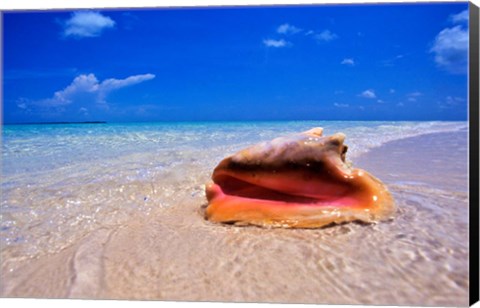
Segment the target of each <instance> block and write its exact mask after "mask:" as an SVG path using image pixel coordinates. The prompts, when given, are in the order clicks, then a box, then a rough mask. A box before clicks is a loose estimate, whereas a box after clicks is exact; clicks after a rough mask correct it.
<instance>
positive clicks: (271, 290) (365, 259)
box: [1, 132, 468, 306]
mask: <svg viewBox="0 0 480 308" xmlns="http://www.w3.org/2000/svg"><path fill="white" fill-rule="evenodd" d="M466 138H467V137H466V133H464V132H462V133H444V134H431V135H424V136H420V137H414V138H409V139H403V140H399V141H394V142H390V143H387V144H385V145H384V146H382V147H380V148H376V149H373V150H372V151H371V152H369V153H367V154H364V155H362V156H361V157H359V158H357V159H356V160H355V161H354V166H355V167H361V168H365V169H366V170H368V171H369V172H371V173H372V174H374V175H375V176H377V177H379V178H380V179H382V180H383V181H384V182H385V183H386V184H387V185H388V186H389V188H390V190H391V192H392V194H393V196H394V198H395V199H396V203H397V206H398V211H397V214H396V217H395V219H393V220H391V221H387V222H381V223H378V224H370V225H365V224H360V223H349V224H344V225H340V226H332V227H327V228H323V229H317V230H290V229H262V228H258V227H236V226H230V225H218V224H213V223H210V222H208V221H205V220H204V219H203V208H202V206H205V205H206V202H205V197H204V195H203V194H194V195H192V194H191V193H190V192H188V191H186V192H185V194H184V195H176V196H175V200H176V204H175V205H174V206H170V207H167V208H159V209H157V210H155V211H153V212H151V213H150V215H149V216H148V217H147V216H144V215H143V216H138V217H136V216H132V219H131V220H130V222H129V223H128V224H124V225H121V226H118V227H111V228H103V229H98V230H95V231H93V232H91V233H89V234H87V235H86V236H85V237H84V238H82V239H81V240H80V241H77V242H75V243H73V244H72V245H71V246H69V247H67V248H65V249H63V250H62V251H60V252H58V253H54V254H47V255H42V256H39V257H37V258H35V259H22V257H21V256H19V257H17V258H15V259H8V260H2V268H1V276H2V285H1V296H3V297H36V298H89V299H149V300H182V301H185V300H186V301H224V302H270V303H315V304H363V305H367V304H377V305H436V306H466V305H468V194H467V191H468V186H467V179H468V177H467V156H466V155H467V148H466V145H467V144H468V142H467V139H466ZM451 151H455V155H449V153H450V152H451ZM445 174H448V177H446V176H444V175H445ZM208 176H209V175H208V174H207V175H198V177H197V178H196V180H197V181H207V180H208ZM196 184H197V185H198V183H196Z"/></svg>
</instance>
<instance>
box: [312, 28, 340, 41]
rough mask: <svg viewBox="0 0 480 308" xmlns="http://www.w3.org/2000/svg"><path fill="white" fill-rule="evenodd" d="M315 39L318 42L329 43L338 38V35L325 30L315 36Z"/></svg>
mask: <svg viewBox="0 0 480 308" xmlns="http://www.w3.org/2000/svg"><path fill="white" fill-rule="evenodd" d="M314 38H315V39H316V40H318V41H324V42H329V41H331V40H334V39H336V38H338V35H336V34H335V33H332V32H331V31H330V30H323V31H322V32H320V33H318V34H315V35H314Z"/></svg>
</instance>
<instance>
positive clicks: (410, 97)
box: [407, 91, 423, 102]
mask: <svg viewBox="0 0 480 308" xmlns="http://www.w3.org/2000/svg"><path fill="white" fill-rule="evenodd" d="M422 95H423V94H422V93H421V92H418V91H416V92H412V93H408V94H407V100H408V101H409V102H416V101H417V97H419V96H422Z"/></svg>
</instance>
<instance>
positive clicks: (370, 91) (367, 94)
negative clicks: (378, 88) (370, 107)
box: [359, 89, 377, 98]
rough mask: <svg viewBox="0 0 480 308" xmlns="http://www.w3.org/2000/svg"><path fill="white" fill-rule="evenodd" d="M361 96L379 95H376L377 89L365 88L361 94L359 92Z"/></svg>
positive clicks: (373, 96) (374, 96)
mask: <svg viewBox="0 0 480 308" xmlns="http://www.w3.org/2000/svg"><path fill="white" fill-rule="evenodd" d="M359 95H360V96H361V97H365V98H376V97H377V96H376V95H375V91H373V90H371V89H369V90H365V91H363V92H362V93H361V94H359Z"/></svg>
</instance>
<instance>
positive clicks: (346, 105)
mask: <svg viewBox="0 0 480 308" xmlns="http://www.w3.org/2000/svg"><path fill="white" fill-rule="evenodd" d="M333 105H334V106H335V107H338V108H347V107H349V106H350V105H349V104H341V103H333Z"/></svg>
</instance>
